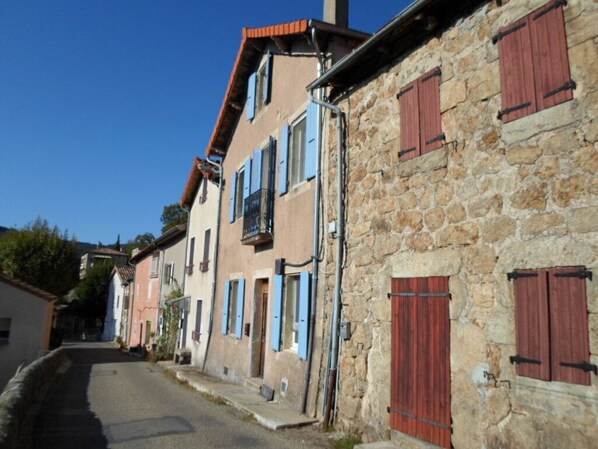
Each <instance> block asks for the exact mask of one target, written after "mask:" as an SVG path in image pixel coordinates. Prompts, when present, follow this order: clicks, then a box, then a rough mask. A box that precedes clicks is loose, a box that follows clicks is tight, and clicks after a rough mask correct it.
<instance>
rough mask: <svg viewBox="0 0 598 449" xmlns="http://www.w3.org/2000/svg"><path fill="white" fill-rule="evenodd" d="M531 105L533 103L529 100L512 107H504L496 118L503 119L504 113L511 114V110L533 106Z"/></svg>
mask: <svg viewBox="0 0 598 449" xmlns="http://www.w3.org/2000/svg"><path fill="white" fill-rule="evenodd" d="M531 105H532V102H531V101H528V102H525V103H521V104H518V105H517V106H513V107H511V108H506V109H503V110H502V111H498V115H497V116H496V118H497V119H499V120H500V119H502V117H503V115H507V114H510V113H511V112H515V111H518V110H519V109H524V108H527V107H528V106H531Z"/></svg>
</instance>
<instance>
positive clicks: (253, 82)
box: [246, 52, 273, 120]
mask: <svg viewBox="0 0 598 449" xmlns="http://www.w3.org/2000/svg"><path fill="white" fill-rule="evenodd" d="M272 60H273V58H272V54H271V53H270V52H268V53H267V55H266V60H265V61H264V64H262V66H261V67H260V68H259V69H258V71H257V72H255V73H252V74H251V75H250V76H249V79H248V80H247V104H246V106H247V120H253V118H254V117H255V114H256V113H257V112H259V111H261V110H262V109H263V108H264V106H265V105H267V104H268V103H270V97H271V92H272V76H271V74H272Z"/></svg>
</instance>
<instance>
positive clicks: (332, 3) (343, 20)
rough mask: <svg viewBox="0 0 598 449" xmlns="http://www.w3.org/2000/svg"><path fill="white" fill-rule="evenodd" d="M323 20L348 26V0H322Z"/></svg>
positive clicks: (344, 26) (340, 25)
mask: <svg viewBox="0 0 598 449" xmlns="http://www.w3.org/2000/svg"><path fill="white" fill-rule="evenodd" d="M324 22H328V23H331V24H333V25H336V26H339V27H343V28H349V0H324Z"/></svg>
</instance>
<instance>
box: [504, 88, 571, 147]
mask: <svg viewBox="0 0 598 449" xmlns="http://www.w3.org/2000/svg"><path fill="white" fill-rule="evenodd" d="M578 111H579V108H577V102H576V101H575V99H573V100H568V101H566V102H564V103H561V104H557V105H556V106H552V107H550V108H547V109H543V110H541V111H538V112H534V113H533V114H530V115H526V116H525V117H521V118H518V119H516V120H513V121H511V122H508V123H504V124H502V131H501V139H502V141H503V142H504V143H505V144H506V145H513V144H516V143H518V142H521V141H524V140H527V139H529V138H530V137H533V136H535V135H537V134H541V133H544V132H547V131H551V130H553V129H557V128H562V127H564V126H567V125H570V124H572V123H573V122H575V121H577V120H580V119H581V117H579V116H578V115H579V112H578Z"/></svg>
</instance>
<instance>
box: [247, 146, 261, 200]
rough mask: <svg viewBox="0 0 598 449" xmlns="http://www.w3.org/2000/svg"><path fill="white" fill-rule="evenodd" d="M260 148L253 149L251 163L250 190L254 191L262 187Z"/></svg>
mask: <svg viewBox="0 0 598 449" xmlns="http://www.w3.org/2000/svg"><path fill="white" fill-rule="evenodd" d="M261 184H262V150H253V162H252V163H251V191H250V192H249V193H250V194H251V193H254V192H257V191H258V190H259V189H261V188H262V186H261Z"/></svg>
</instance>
